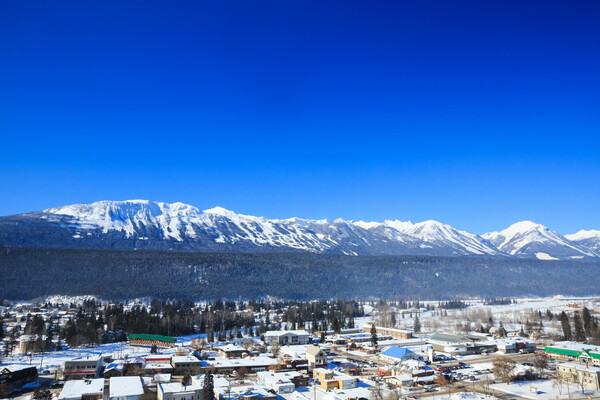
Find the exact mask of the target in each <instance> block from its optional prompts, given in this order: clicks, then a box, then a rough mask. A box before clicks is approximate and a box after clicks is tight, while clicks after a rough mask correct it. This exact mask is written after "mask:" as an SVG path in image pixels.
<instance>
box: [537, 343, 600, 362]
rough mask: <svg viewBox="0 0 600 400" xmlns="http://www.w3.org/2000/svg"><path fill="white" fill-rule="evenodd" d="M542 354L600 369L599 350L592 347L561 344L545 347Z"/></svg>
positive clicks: (581, 344)
mask: <svg viewBox="0 0 600 400" xmlns="http://www.w3.org/2000/svg"><path fill="white" fill-rule="evenodd" d="M544 353H546V355H548V356H549V357H552V358H555V359H557V360H561V361H577V362H579V363H582V364H586V363H587V364H588V365H592V366H596V367H600V348H598V347H597V346H593V345H588V344H583V343H577V342H562V343H558V344H556V345H553V346H546V347H545V348H544Z"/></svg>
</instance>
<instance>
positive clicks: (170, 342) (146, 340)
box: [129, 333, 177, 347]
mask: <svg viewBox="0 0 600 400" xmlns="http://www.w3.org/2000/svg"><path fill="white" fill-rule="evenodd" d="M175 342H177V339H176V338H174V337H170V336H162V335H150V334H147V333H131V334H130V335H129V344H130V345H132V346H140V347H152V346H156V347H174V346H175Z"/></svg>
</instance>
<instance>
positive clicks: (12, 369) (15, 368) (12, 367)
mask: <svg viewBox="0 0 600 400" xmlns="http://www.w3.org/2000/svg"><path fill="white" fill-rule="evenodd" d="M4 368H6V369H8V370H9V371H10V372H17V371H21V370H24V369H28V368H35V366H34V365H25V364H11V365H3V366H1V367H0V371H1V370H3V369H4Z"/></svg>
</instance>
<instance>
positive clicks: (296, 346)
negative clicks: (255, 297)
mask: <svg viewBox="0 0 600 400" xmlns="http://www.w3.org/2000/svg"><path fill="white" fill-rule="evenodd" d="M80 300H81V299H79V300H77V299H75V300H72V301H71V302H70V303H66V302H65V303H64V304H62V303H60V304H59V303H51V302H46V303H45V304H36V303H18V302H15V303H11V302H9V301H4V303H3V306H2V307H1V315H2V319H1V321H2V357H3V358H2V361H1V362H0V398H2V399H4V398H12V399H16V400H28V399H31V400H53V399H57V400H98V399H107V400H140V399H141V400H155V399H156V400H215V399H216V400H231V399H234V400H261V399H264V400H365V399H368V400H370V399H373V400H380V399H381V400H383V399H386V400H387V399H389V400H400V399H417V398H442V399H590V398H599V397H600V343H598V342H597V339H598V336H597V333H598V317H599V315H600V299H595V298H580V299H570V298H564V297H556V298H548V299H487V300H483V301H477V300H472V301H448V302H413V303H411V302H387V301H370V302H359V303H358V308H359V311H358V315H360V316H358V317H356V318H354V317H349V318H344V317H343V314H342V313H338V312H337V311H336V310H337V308H336V307H337V306H335V305H330V309H329V310H327V312H326V313H325V314H324V315H325V316H321V318H316V319H314V320H312V321H303V320H302V318H303V317H302V313H301V312H299V310H302V309H303V307H305V305H303V304H301V303H296V302H293V303H296V304H295V305H290V304H286V303H285V302H277V301H271V302H268V301H267V302H260V303H257V302H243V301H239V302H225V303H224V304H222V306H223V307H224V308H227V307H230V310H229V311H228V313H229V315H230V317H232V318H234V320H236V319H237V320H239V321H246V324H248V325H250V326H246V327H244V326H237V327H236V328H234V329H231V330H226V331H224V332H217V333H215V332H213V331H211V330H210V328H209V329H208V330H207V328H206V325H205V323H202V330H204V332H202V333H200V332H198V333H191V334H187V335H182V336H167V335H162V334H155V333H147V332H143V331H135V332H126V333H124V332H120V333H119V334H118V335H116V336H113V337H111V338H110V339H109V340H108V341H107V340H104V341H103V340H100V343H98V342H97V343H90V342H89V341H86V340H85V335H84V333H83V331H81V332H79V333H78V334H77V335H76V338H75V339H73V338H70V337H69V331H70V330H72V329H73V321H74V320H79V319H82V318H84V315H86V314H89V315H95V314H97V315H98V316H99V318H98V319H99V320H100V319H101V318H102V315H103V314H104V315H109V313H108V312H107V311H106V310H107V309H108V310H110V309H111V307H115V305H114V304H109V303H106V302H101V301H96V300H92V301H90V300H83V301H82V302H81V301H80ZM78 301H80V302H79V303H78ZM308 303H310V302H308ZM323 304H327V302H324V303H320V304H319V305H320V306H321V307H322V306H323ZM349 304H350V303H349ZM153 305H154V307H155V308H156V304H153ZM313 305H314V303H313ZM338 305H339V306H340V308H342V309H344V308H348V307H347V306H348V304H345V303H341V304H340V302H338ZM119 307H122V308H123V310H124V315H129V314H128V312H134V311H136V310H140V307H142V308H141V309H142V310H144V312H145V305H144V304H143V303H139V302H132V303H128V304H126V305H122V304H121V305H119ZM194 307H195V309H196V310H198V311H199V312H204V313H206V312H209V311H207V309H211V308H214V307H219V302H216V303H205V304H196V305H194ZM265 307H266V310H265V309H264V308H265ZM330 314H331V315H330ZM206 315H210V314H206ZM215 315H220V314H215ZM107 318H108V319H107V320H105V321H101V323H102V322H104V323H106V325H109V324H111V323H112V322H111V320H110V318H111V317H107ZM165 318H166V317H165ZM250 319H253V321H254V323H249V322H248V321H249V320H250ZM252 325H254V326H252ZM313 325H314V329H313ZM167 326H168V327H170V326H171V325H167ZM107 328H108V326H107ZM191 329H193V330H199V329H200V327H199V326H194V327H191ZM148 330H149V331H152V329H148ZM98 334H99V335H101V336H102V337H103V338H105V339H106V338H107V337H110V335H107V332H102V333H100V332H99V333H98ZM592 342H595V343H596V344H592Z"/></svg>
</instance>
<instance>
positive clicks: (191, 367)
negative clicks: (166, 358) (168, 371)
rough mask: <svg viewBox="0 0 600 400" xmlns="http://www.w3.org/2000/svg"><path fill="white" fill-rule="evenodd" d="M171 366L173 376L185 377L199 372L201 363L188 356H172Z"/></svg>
mask: <svg viewBox="0 0 600 400" xmlns="http://www.w3.org/2000/svg"><path fill="white" fill-rule="evenodd" d="M171 365H172V366H173V375H185V374H195V373H198V372H200V368H201V366H202V362H201V361H200V360H198V359H197V358H196V357H193V356H190V355H187V356H174V357H172V358H171Z"/></svg>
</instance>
